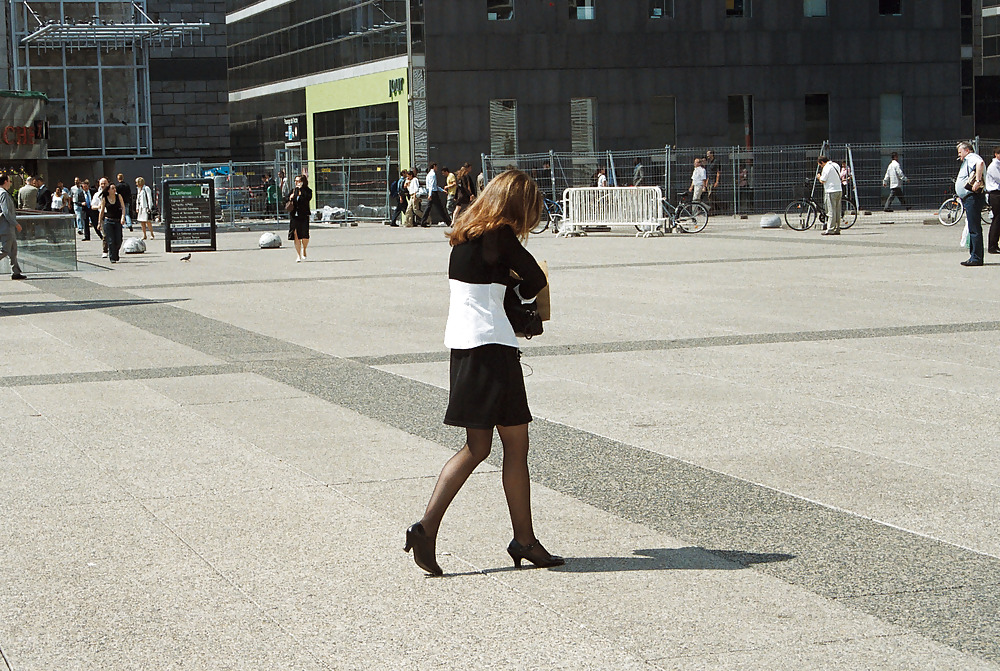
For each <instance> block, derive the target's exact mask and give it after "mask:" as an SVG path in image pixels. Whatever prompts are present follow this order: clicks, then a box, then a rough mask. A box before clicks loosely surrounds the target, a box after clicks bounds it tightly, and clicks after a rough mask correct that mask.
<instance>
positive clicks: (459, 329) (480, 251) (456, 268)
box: [444, 226, 545, 349]
mask: <svg viewBox="0 0 1000 671" xmlns="http://www.w3.org/2000/svg"><path fill="white" fill-rule="evenodd" d="M511 270H513V271H514V272H516V273H517V274H518V275H519V276H520V277H521V278H522V279H521V281H520V283H518V284H517V285H516V286H515V287H514V290H515V291H516V292H517V295H518V296H519V297H520V298H521V300H522V301H524V302H526V303H527V302H531V300H532V299H534V297H535V296H536V295H537V294H538V292H539V291H541V290H542V289H543V288H544V287H545V273H544V272H542V269H541V268H540V267H539V265H538V263H537V262H536V261H535V259H534V257H533V256H532V255H531V254H530V253H529V252H528V250H527V249H525V248H524V246H523V245H522V244H521V242H520V241H519V240H518V239H517V235H515V234H514V229H512V228H511V227H510V226H501V227H500V228H498V229H495V230H492V231H489V232H487V233H484V234H483V235H481V236H479V237H478V238H473V239H472V240H468V241H466V242H463V243H462V244H459V245H455V246H454V247H452V248H451V261H450V263H449V264H448V282H449V284H450V285H451V304H450V306H449V309H448V325H447V326H446V327H445V332H444V344H445V347H448V348H449V349H472V348H474V347H479V346H480V345H489V344H499V345H508V346H510V347H517V346H518V344H517V337H516V336H515V335H514V329H513V328H512V327H511V325H510V321H509V320H508V319H507V313H506V312H504V309H503V297H504V293H506V290H507V286H508V285H509V284H513V283H514V282H515V280H513V279H511V276H510V271H511Z"/></svg>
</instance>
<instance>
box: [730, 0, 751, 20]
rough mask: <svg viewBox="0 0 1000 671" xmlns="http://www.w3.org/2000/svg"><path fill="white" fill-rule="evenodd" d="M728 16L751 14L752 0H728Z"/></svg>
mask: <svg viewBox="0 0 1000 671" xmlns="http://www.w3.org/2000/svg"><path fill="white" fill-rule="evenodd" d="M726 16H750V0H726Z"/></svg>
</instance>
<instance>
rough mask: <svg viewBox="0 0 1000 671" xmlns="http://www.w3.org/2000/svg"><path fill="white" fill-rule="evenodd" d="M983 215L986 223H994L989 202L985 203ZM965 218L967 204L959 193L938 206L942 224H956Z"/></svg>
mask: <svg viewBox="0 0 1000 671" xmlns="http://www.w3.org/2000/svg"><path fill="white" fill-rule="evenodd" d="M981 217H982V221H983V223H984V224H990V223H993V209H992V208H991V207H990V204H989V202H987V203H986V204H985V205H983V211H982V214H981ZM963 218H965V205H964V204H963V203H962V199H961V198H959V197H958V196H957V195H956V196H952V197H951V198H949V199H948V200H946V201H944V202H943V203H941V206H940V207H939V208H938V221H940V222H941V225H942V226H954V225H955V224H957V223H958V222H960V221H962V219H963Z"/></svg>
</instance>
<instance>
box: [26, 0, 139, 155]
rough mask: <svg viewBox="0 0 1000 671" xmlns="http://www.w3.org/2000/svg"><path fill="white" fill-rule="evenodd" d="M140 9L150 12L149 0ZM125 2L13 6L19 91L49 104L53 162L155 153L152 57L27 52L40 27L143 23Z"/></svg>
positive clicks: (93, 49)
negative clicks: (97, 19)
mask: <svg viewBox="0 0 1000 671" xmlns="http://www.w3.org/2000/svg"><path fill="white" fill-rule="evenodd" d="M135 5H137V6H138V7H139V8H140V9H143V10H144V9H145V2H144V0H136V3H135ZM136 14H137V12H136V11H135V9H134V7H133V4H132V3H123V2H121V1H120V0H89V1H88V2H31V3H26V2H23V1H15V2H13V3H12V4H11V44H12V54H11V66H12V71H13V72H12V74H13V80H14V81H13V85H14V87H15V88H16V89H20V90H33V91H40V92H42V93H45V94H46V95H47V96H48V98H49V104H48V107H47V114H48V118H49V156H50V157H104V158H116V157H120V158H136V157H145V156H149V155H151V152H152V147H151V142H150V128H151V123H150V112H149V58H148V54H147V53H146V51H145V50H144V49H143V48H142V47H141V46H139V44H140V43H137V44H136V45H135V46H128V45H127V44H126V43H124V42H123V43H122V44H121V45H118V46H114V47H109V46H89V47H88V46H76V45H72V44H70V45H63V46H61V47H35V46H30V45H28V46H25V45H23V44H22V43H21V41H22V39H23V38H24V37H26V36H27V35H29V34H31V33H32V32H34V31H35V30H37V29H38V28H39V27H40V25H41V24H40V22H41V23H44V22H46V21H49V20H63V19H64V20H66V21H67V22H79V23H86V22H90V21H92V20H94V18H95V17H100V19H102V20H104V21H106V22H115V23H133V22H136V21H138V20H139V17H138V16H136Z"/></svg>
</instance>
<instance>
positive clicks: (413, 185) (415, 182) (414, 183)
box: [406, 176, 420, 196]
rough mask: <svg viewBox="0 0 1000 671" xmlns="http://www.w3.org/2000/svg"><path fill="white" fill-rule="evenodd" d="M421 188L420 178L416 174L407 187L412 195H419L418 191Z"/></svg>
mask: <svg viewBox="0 0 1000 671" xmlns="http://www.w3.org/2000/svg"><path fill="white" fill-rule="evenodd" d="M419 190H420V180H419V179H417V178H416V177H415V176H414V177H411V178H410V183H409V184H408V185H407V187H406V191H407V193H409V194H410V195H411V196H415V195H417V191H419Z"/></svg>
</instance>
